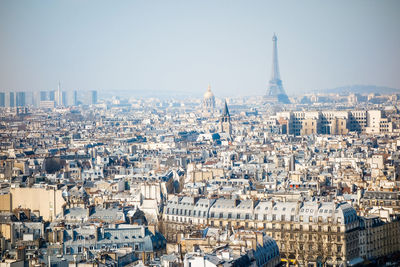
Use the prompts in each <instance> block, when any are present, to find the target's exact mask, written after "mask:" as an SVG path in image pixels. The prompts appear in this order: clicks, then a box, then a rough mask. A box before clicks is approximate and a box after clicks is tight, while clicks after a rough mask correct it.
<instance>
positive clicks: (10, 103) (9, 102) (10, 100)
mask: <svg viewBox="0 0 400 267" xmlns="http://www.w3.org/2000/svg"><path fill="white" fill-rule="evenodd" d="M6 107H8V108H13V107H15V93H14V92H7V93H6Z"/></svg>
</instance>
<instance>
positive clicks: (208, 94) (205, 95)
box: [204, 85, 214, 99]
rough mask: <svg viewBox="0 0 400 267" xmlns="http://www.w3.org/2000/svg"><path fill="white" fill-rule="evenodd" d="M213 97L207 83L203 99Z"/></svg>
mask: <svg viewBox="0 0 400 267" xmlns="http://www.w3.org/2000/svg"><path fill="white" fill-rule="evenodd" d="M210 98H214V94H213V93H212V92H211V86H210V85H208V88H207V92H205V93H204V99H210Z"/></svg>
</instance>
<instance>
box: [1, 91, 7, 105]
mask: <svg viewBox="0 0 400 267" xmlns="http://www.w3.org/2000/svg"><path fill="white" fill-rule="evenodd" d="M5 106H6V93H4V92H0V107H2V108H4V107H5Z"/></svg>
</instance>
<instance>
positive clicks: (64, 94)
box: [61, 91, 69, 107]
mask: <svg viewBox="0 0 400 267" xmlns="http://www.w3.org/2000/svg"><path fill="white" fill-rule="evenodd" d="M68 104H69V103H68V98H67V92H66V91H62V92H61V105H62V106H64V107H66V106H68Z"/></svg>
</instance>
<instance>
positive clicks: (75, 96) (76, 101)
mask: <svg viewBox="0 0 400 267" xmlns="http://www.w3.org/2000/svg"><path fill="white" fill-rule="evenodd" d="M72 105H73V106H77V105H78V91H76V90H74V92H73V96H72Z"/></svg>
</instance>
